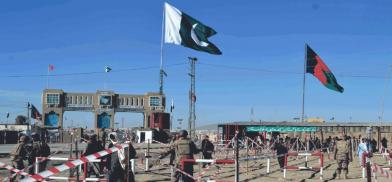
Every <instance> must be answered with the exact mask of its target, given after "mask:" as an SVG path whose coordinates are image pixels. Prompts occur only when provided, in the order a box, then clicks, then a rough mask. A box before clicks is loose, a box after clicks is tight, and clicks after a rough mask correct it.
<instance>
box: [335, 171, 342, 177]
mask: <svg viewBox="0 0 392 182" xmlns="http://www.w3.org/2000/svg"><path fill="white" fill-rule="evenodd" d="M336 178H337V179H341V177H340V171H338V170H336Z"/></svg>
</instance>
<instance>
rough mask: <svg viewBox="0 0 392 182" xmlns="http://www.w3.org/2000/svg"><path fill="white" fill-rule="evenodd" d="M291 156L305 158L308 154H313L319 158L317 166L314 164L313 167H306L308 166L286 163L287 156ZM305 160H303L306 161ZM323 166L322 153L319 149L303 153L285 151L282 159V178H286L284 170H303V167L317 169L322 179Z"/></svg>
mask: <svg viewBox="0 0 392 182" xmlns="http://www.w3.org/2000/svg"><path fill="white" fill-rule="evenodd" d="M290 156H292V157H298V156H305V157H306V160H307V157H308V156H314V157H318V158H319V166H315V167H308V166H289V165H288V158H289V157H290ZM306 162H307V161H305V163H306ZM323 168H324V154H323V153H322V152H320V151H316V152H312V153H309V152H305V153H302V152H301V153H299V152H289V153H287V155H286V156H285V159H284V169H283V178H286V172H287V170H303V169H307V170H313V171H319V172H320V179H323Z"/></svg>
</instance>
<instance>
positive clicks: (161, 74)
mask: <svg viewBox="0 0 392 182" xmlns="http://www.w3.org/2000/svg"><path fill="white" fill-rule="evenodd" d="M162 12H163V13H162V34H161V66H160V71H159V93H160V94H163V75H164V70H163V36H164V26H165V5H163V11H162Z"/></svg>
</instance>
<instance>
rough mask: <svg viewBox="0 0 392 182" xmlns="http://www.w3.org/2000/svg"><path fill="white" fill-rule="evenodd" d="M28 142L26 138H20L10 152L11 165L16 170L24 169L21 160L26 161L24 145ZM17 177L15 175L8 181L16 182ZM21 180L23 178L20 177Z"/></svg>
mask: <svg viewBox="0 0 392 182" xmlns="http://www.w3.org/2000/svg"><path fill="white" fill-rule="evenodd" d="M27 142H28V137H27V136H24V135H22V136H20V138H19V143H18V144H16V146H15V147H14V148H13V150H12V151H11V161H12V165H13V167H14V168H16V169H20V170H21V169H24V163H23V160H25V159H26V155H27V151H26V144H27ZM17 177H18V175H15V176H14V177H13V178H12V179H11V180H10V181H16V180H17ZM21 178H23V176H22V177H21Z"/></svg>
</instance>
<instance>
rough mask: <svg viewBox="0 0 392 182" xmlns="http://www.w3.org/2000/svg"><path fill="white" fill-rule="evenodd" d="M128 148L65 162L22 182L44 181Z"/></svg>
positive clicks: (115, 147) (122, 147)
mask: <svg viewBox="0 0 392 182" xmlns="http://www.w3.org/2000/svg"><path fill="white" fill-rule="evenodd" d="M128 146H129V144H121V145H115V146H114V147H112V148H109V149H105V150H102V151H100V152H96V153H94V154H91V155H88V156H83V157H81V158H80V159H76V160H73V161H68V162H65V163H64V164H62V165H60V166H55V167H52V168H50V169H48V170H46V171H43V172H40V173H38V174H34V175H33V176H30V177H28V178H25V179H23V180H22V182H33V181H42V180H44V179H46V178H47V177H49V176H53V175H54V174H58V173H60V172H62V171H65V170H68V169H71V168H75V167H77V166H80V165H82V164H84V163H86V162H91V161H94V160H95V159H97V158H100V157H103V156H106V155H109V154H111V153H113V152H116V151H118V150H121V149H125V148H127V147H128Z"/></svg>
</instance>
